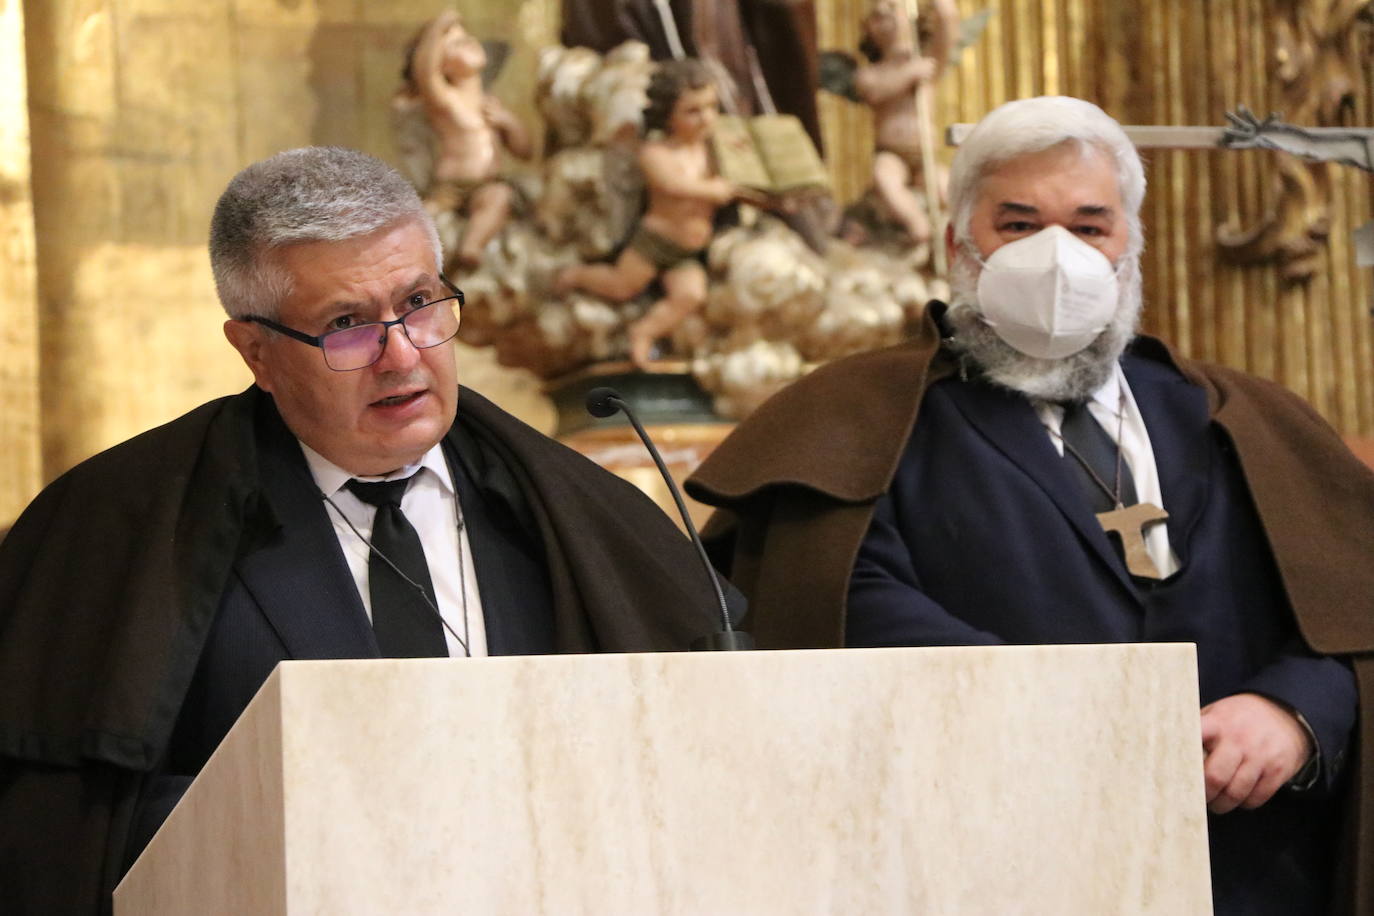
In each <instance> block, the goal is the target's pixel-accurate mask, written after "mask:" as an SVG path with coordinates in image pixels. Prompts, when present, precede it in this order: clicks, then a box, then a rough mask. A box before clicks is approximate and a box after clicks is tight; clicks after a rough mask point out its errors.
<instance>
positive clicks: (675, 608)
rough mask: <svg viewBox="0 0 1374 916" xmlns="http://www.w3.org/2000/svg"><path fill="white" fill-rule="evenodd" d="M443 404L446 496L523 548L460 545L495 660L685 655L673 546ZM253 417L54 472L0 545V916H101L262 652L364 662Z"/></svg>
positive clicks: (351, 603) (693, 571) (592, 485)
mask: <svg viewBox="0 0 1374 916" xmlns="http://www.w3.org/2000/svg"><path fill="white" fill-rule="evenodd" d="M458 410H459V418H460V420H459V423H458V424H457V425H456V427H455V430H454V431H451V432H450V434H449V436H447V437H446V439H445V447H446V449H448V450H449V453H450V454H452V455H454V456H455V458H454V461H455V462H456V465H455V466H456V467H457V468H458V470H459V471H460V474H459V481H458V483H459V487H460V495H462V496H467V494H464V493H463V492H462V489H461V488H462V487H464V486H468V485H469V484H471V485H472V486H474V487H476V488H477V489H478V490H480V491H481V498H479V499H477V500H476V502H475V503H474V504H473V505H476V506H477V507H478V508H481V507H482V506H485V507H487V508H489V509H490V510H491V511H490V516H491V518H490V519H488V520H489V521H491V522H492V524H496V525H501V524H506V525H508V526H513V527H514V528H515V529H517V530H518V531H519V532H523V533H524V535H527V536H528V537H527V540H528V541H529V543H528V544H526V545H525V546H526V548H527V550H528V551H529V554H528V556H526V557H524V558H522V557H520V556H518V555H514V554H509V553H507V554H504V559H502V558H501V557H496V559H495V560H493V555H492V554H491V553H490V552H489V551H485V550H484V549H481V548H475V549H474V560H475V562H476V563H477V565H478V576H479V580H480V584H481V586H482V587H483V589H484V590H486V589H488V588H489V589H490V591H489V594H490V596H491V600H492V607H491V608H488V609H487V613H488V615H489V618H488V619H489V622H491V623H492V624H493V625H492V628H491V630H490V632H489V640H490V641H491V642H492V644H493V647H494V649H495V651H503V650H505V651H556V652H594V651H654V650H670V649H685V648H686V647H687V646H689V645H690V643H691V642H692V640H694V639H696V638H697V637H700V636H702V635H705V634H707V633H710V632H713V631H715V630H716V629H717V628H718V623H717V620H718V611H717V606H716V603H715V600H714V597H713V594H712V591H711V588H710V586H709V584H708V583H707V582H706V581H705V579H704V577H703V576H702V573H701V569H700V567H699V564H698V560H697V557H696V554H695V551H694V549H693V548H692V546H691V543H690V542H689V541H688V540H687V539H686V538H685V537H683V536H682V535H681V533H680V532H679V531H678V529H677V528H676V526H675V525H674V524H673V523H672V521H670V520H669V519H668V518H667V517H666V516H665V515H663V513H662V512H661V511H660V510H659V509H658V507H657V506H655V505H654V504H653V502H652V501H650V500H649V499H648V497H646V496H644V494H643V493H641V492H640V491H639V490H637V489H636V488H634V487H633V486H631V485H630V484H628V483H626V482H625V481H623V480H620V479H619V478H616V477H614V476H613V475H611V474H609V473H607V472H606V471H604V470H602V469H601V468H599V467H597V466H596V465H594V464H592V463H591V462H590V461H587V460H586V459H585V458H583V457H582V456H580V455H577V454H576V453H574V452H572V451H571V450H569V449H567V448H566V447H564V446H562V445H560V444H558V443H557V442H554V441H553V440H551V439H549V438H548V437H546V436H543V435H541V434H540V433H538V432H536V431H535V430H532V429H530V428H529V427H527V426H525V425H524V424H523V423H520V422H519V421H518V420H516V419H515V418H513V417H511V416H509V415H508V414H505V413H504V412H502V411H501V410H499V409H498V408H496V407H495V406H493V405H492V404H490V403H489V402H487V401H485V400H484V399H483V398H482V397H481V396H480V395H478V394H476V393H475V392H473V391H470V390H464V391H463V392H462V395H461V398H460V400H459V408H458ZM274 417H275V409H274V408H273V407H272V405H271V399H270V397H269V396H268V395H266V394H265V393H263V392H261V391H259V390H257V389H256V388H250V389H248V390H247V391H245V392H243V393H242V394H239V395H236V396H234V397H229V398H221V399H219V400H217V401H213V402H210V403H209V404H206V405H204V406H202V407H200V408H198V409H197V410H195V411H192V412H191V413H189V414H187V415H186V416H184V417H181V418H179V419H177V420H174V421H172V422H171V423H169V424H167V425H165V426H163V427H159V428H158V429H155V430H151V431H149V432H147V433H144V434H143V435H141V436H138V437H136V438H135V439H132V440H130V441H129V442H126V443H123V444H121V445H119V446H116V447H115V448H113V449H111V450H109V451H107V452H104V453H102V454H100V455H97V456H95V457H94V458H92V459H90V460H89V461H87V462H84V463H83V464H81V465H79V466H78V467H76V468H74V469H72V470H71V471H69V472H68V473H67V474H64V475H63V476H62V477H60V478H59V479H58V480H56V481H54V482H53V483H52V484H51V485H50V486H49V487H47V488H46V489H45V490H44V491H43V492H42V493H41V494H39V496H38V497H37V498H36V499H35V500H34V502H33V503H32V504H31V505H30V506H29V508H28V509H26V510H25V512H24V514H23V515H21V516H20V518H19V520H18V521H16V523H15V525H14V527H13V529H12V530H11V532H10V534H9V535H8V536H7V537H6V539H5V541H4V543H3V545H0V888H2V889H3V901H4V902H3V904H0V906H2V907H4V908H5V909H6V911H9V910H11V909H12V910H14V911H15V912H44V913H47V912H61V913H79V912H98V911H106V910H108V909H109V907H110V891H111V889H112V888H113V886H114V883H115V881H116V880H117V879H118V877H119V875H120V874H121V872H122V869H123V868H124V867H125V865H126V864H127V858H128V849H127V840H128V837H129V834H130V825H131V824H132V823H134V821H135V817H136V809H137V808H138V805H139V803H140V801H143V802H147V801H148V799H149V793H150V792H152V793H154V794H156V792H157V790H158V789H159V788H161V789H166V790H168V791H169V792H171V793H175V792H176V790H177V787H176V785H175V784H174V781H173V782H167V781H163V782H162V783H161V785H160V787H159V786H155V785H153V781H154V780H156V778H157V776H158V775H159V774H162V775H167V774H169V773H170V774H172V775H175V770H174V769H173V770H168V769H167V767H168V766H171V767H173V768H174V767H176V766H177V765H181V764H185V763H186V762H187V761H190V762H192V763H194V761H195V760H196V759H198V758H201V759H203V756H204V755H205V754H206V753H208V750H207V748H209V747H210V746H211V744H212V742H215V741H217V740H218V738H217V737H216V736H217V735H222V734H223V732H224V731H225V730H226V729H227V727H228V725H229V724H230V723H231V722H232V720H233V718H234V717H236V716H237V714H238V711H239V710H241V709H242V708H243V705H244V704H246V703H247V701H248V699H250V698H251V696H252V695H253V693H254V692H255V691H256V689H257V687H258V686H259V685H260V684H261V682H262V679H263V678H265V677H266V676H267V674H268V673H269V672H270V670H271V668H272V666H273V665H275V663H276V662H277V661H278V660H280V659H282V658H318V657H325V656H334V655H338V656H345V657H357V656H368V655H375V653H376V651H377V650H376V645H375V642H373V637H372V635H371V633H370V628H369V627H368V626H367V620H366V617H365V615H364V614H363V613H362V609H361V604H360V599H359V598H358V596H357V593H356V588H355V587H354V585H353V580H352V577H351V576H350V575H348V573H347V571H346V570H344V569H343V566H342V564H343V560H342V557H341V556H340V551H339V547H338V542H337V540H336V539H335V538H334V535H333V533H332V529H330V528H329V526H328V524H327V522H326V523H325V524H322V525H316V524H311V523H310V522H311V520H312V519H313V521H314V522H320V521H321V520H322V519H323V508H322V506H321V505H320V504H319V503H318V500H317V497H316V496H314V495H312V493H313V482H312V481H311V480H310V478H309V476H308V472H306V478H305V480H304V481H303V482H302V485H300V486H291V480H292V477H291V475H292V474H294V473H298V472H300V471H303V470H304V468H303V466H302V465H296V464H294V462H295V461H296V460H297V459H298V456H299V450H298V449H297V450H296V452H295V453H294V455H295V456H296V457H293V453H292V451H291V448H295V443H294V442H291V443H290V446H291V448H286V449H283V448H281V447H280V446H281V442H280V434H281V432H282V431H281V429H280V428H279V427H277V428H275V433H274V432H273V429H274V427H273V426H272V423H273V422H276V423H278V424H279V422H280V421H279V420H275V421H274V420H273V418H274ZM264 423H266V426H264ZM460 427H461V428H460ZM274 435H275V436H277V437H278V439H277V441H276V442H275V444H274V442H273V436H274ZM470 509H471V506H469V505H468V504H467V502H466V501H465V511H469V510H470ZM302 520H305V524H302ZM472 522H473V520H472V518H469V524H472ZM514 536H516V537H519V536H521V535H519V534H517V535H514ZM518 553H519V551H517V554H518ZM536 556H537V558H538V561H539V563H538V565H539V566H540V568H541V571H542V582H541V579H540V578H538V577H531V578H530V579H529V581H528V582H524V583H521V585H523V586H524V587H527V589H529V588H532V589H533V590H534V591H535V592H536V593H538V592H542V591H544V590H546V591H547V600H546V601H544V602H543V603H542V608H541V609H540V610H539V611H538V613H535V614H534V615H533V616H532V617H527V618H522V619H519V620H513V619H510V618H507V617H506V616H505V615H502V614H499V613H494V612H496V611H499V610H500V609H501V608H502V607H503V605H506V604H519V603H521V602H523V600H524V598H525V597H528V591H526V592H521V591H520V590H519V588H516V589H515V590H513V591H511V592H510V593H509V594H508V595H506V596H505V597H504V598H503V596H502V592H503V586H502V585H501V584H500V583H501V581H502V580H503V579H504V580H505V581H506V584H507V585H509V584H510V580H514V579H522V578H524V577H525V576H524V571H523V570H524V569H525V568H527V563H526V561H527V560H530V559H531V558H533V557H536ZM493 570H495V572H493ZM492 583H497V584H495V585H493V584H492ZM483 597H484V602H485V601H486V599H487V597H488V594H484V596H483ZM295 604H298V605H299V606H298V607H293V605H295ZM537 604H538V602H535V603H532V604H531V608H533V607H535V606H536V605H537ZM508 623H509V624H511V625H509V626H508V625H507V624H508ZM187 704H191V705H187ZM183 708H185V709H186V710H187V711H186V714H185V715H181V712H182V710H183ZM180 723H186V725H185V727H184V728H183V729H178V725H179V724H180ZM174 732H176V736H175V740H174V737H173V736H174ZM174 746H175V751H176V753H175V755H173V754H171V751H172V750H173V748H174ZM187 768H188V769H190V768H191V767H187ZM145 807H146V805H145Z"/></svg>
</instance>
